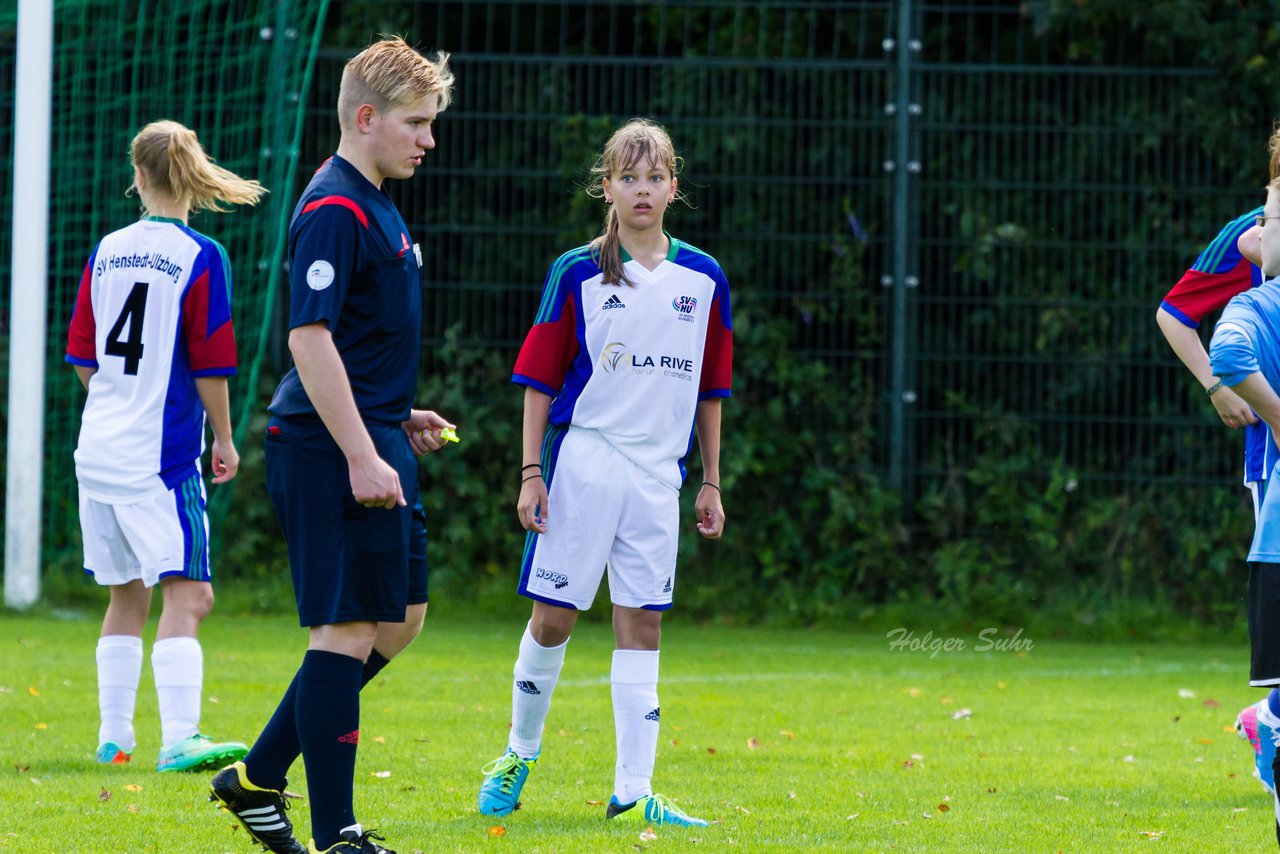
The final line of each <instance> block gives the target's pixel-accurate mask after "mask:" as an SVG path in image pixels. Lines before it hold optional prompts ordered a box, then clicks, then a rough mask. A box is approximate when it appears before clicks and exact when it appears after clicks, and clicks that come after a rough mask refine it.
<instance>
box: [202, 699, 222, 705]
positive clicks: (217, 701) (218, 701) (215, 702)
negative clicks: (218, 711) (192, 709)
mask: <svg viewBox="0 0 1280 854" xmlns="http://www.w3.org/2000/svg"><path fill="white" fill-rule="evenodd" d="M205 699H206V700H208V701H209V702H210V703H213V704H214V705H215V706H216V705H217V704H218V703H220V702H222V701H221V700H219V699H218V698H217V697H205Z"/></svg>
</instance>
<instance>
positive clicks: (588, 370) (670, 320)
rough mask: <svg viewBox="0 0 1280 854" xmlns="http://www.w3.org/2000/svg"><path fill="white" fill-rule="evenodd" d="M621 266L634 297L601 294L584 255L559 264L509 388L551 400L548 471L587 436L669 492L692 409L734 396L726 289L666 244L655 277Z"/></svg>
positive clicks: (702, 256) (682, 248) (703, 266)
mask: <svg viewBox="0 0 1280 854" xmlns="http://www.w3.org/2000/svg"><path fill="white" fill-rule="evenodd" d="M623 262H624V266H625V269H626V274H627V277H628V278H629V279H630V280H631V281H632V282H633V283H635V287H628V286H627V285H626V284H623V285H606V284H604V275H603V273H602V272H601V270H600V267H599V266H598V265H597V264H596V262H595V261H594V260H592V257H591V250H590V248H589V247H587V246H583V247H580V248H578V249H574V250H572V251H570V252H566V253H565V254H564V255H562V256H561V257H560V258H559V259H557V261H556V262H555V264H553V265H552V267H551V270H550V272H549V273H548V274H547V279H546V284H545V285H544V286H543V292H542V302H541V304H540V306H539V308H538V316H537V318H536V320H535V321H534V324H533V327H532V328H531V329H530V330H529V334H528V336H527V337H526V338H525V341H524V345H523V346H522V347H521V349H520V355H519V357H518V358H517V360H516V366H515V371H514V373H513V375H512V381H513V382H516V383H520V384H523V385H526V386H529V387H532V388H535V389H538V390H539V391H542V392H544V393H546V394H548V395H551V396H552V397H553V398H554V401H553V402H552V405H551V412H550V418H549V422H550V426H549V429H548V436H547V444H546V445H545V446H544V447H545V450H546V452H548V453H549V454H550V458H551V459H552V460H553V459H554V458H555V456H556V454H557V452H558V449H559V441H560V440H561V439H562V438H563V436H564V433H565V431H566V430H567V428H568V427H569V426H573V427H578V428H582V429H586V430H594V431H596V432H597V433H599V435H600V436H602V437H603V438H604V439H605V440H606V441H608V442H609V443H610V444H611V445H613V447H615V448H616V449H617V450H618V451H619V452H621V453H622V454H623V455H625V456H626V457H627V458H628V459H630V460H631V461H632V462H634V463H635V464H636V465H637V466H639V467H640V468H641V469H643V470H645V471H647V472H649V473H650V474H651V475H653V476H654V477H655V478H657V479H658V480H659V481H661V482H662V483H665V484H667V485H668V486H670V487H671V488H672V489H676V490H678V489H679V488H680V484H681V483H682V482H683V481H684V465H683V459H684V457H686V456H687V455H688V453H689V450H690V448H691V447H692V443H693V436H694V424H695V417H696V414H697V406H698V401H699V400H706V399H709V398H716V397H727V396H729V394H730V389H731V386H732V380H733V369H732V362H733V323H732V320H731V312H730V304H729V283H728V281H727V280H726V279H725V276H724V273H723V271H721V269H720V265H719V264H718V263H716V260H715V259H714V258H712V257H711V256H710V255H708V254H706V253H705V252H702V251H701V250H698V249H695V248H694V247H692V246H690V245H689V244H687V243H683V242H681V241H679V240H677V239H675V238H671V248H670V251H669V252H668V253H667V257H666V259H665V260H664V261H663V262H662V263H661V264H659V265H658V266H657V267H656V268H655V269H653V270H648V269H646V268H645V267H644V266H643V265H642V264H640V263H639V262H637V261H635V260H633V259H631V258H629V257H628V256H627V255H626V254H625V253H624V254H623Z"/></svg>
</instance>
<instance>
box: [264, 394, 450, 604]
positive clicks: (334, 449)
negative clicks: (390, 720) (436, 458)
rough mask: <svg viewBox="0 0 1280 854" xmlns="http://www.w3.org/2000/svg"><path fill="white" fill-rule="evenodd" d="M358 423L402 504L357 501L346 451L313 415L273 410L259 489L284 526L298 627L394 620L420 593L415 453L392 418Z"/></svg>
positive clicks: (423, 597) (421, 524)
mask: <svg viewBox="0 0 1280 854" xmlns="http://www.w3.org/2000/svg"><path fill="white" fill-rule="evenodd" d="M365 426H366V427H367V428H368V430H369V436H370V437H371V438H372V439H373V444H374V448H375V449H376V450H377V452H378V455H379V456H380V457H382V459H383V460H385V461H386V462H387V463H388V464H389V465H390V466H392V468H394V469H395V470H396V472H397V473H398V474H399V475H400V487H401V489H402V490H404V496H405V501H407V502H408V506H407V507H393V508H391V509H390V510H387V509H385V508H382V507H362V506H361V505H360V504H359V503H358V502H357V501H356V500H355V497H354V496H353V495H352V494H351V481H350V479H349V477H348V473H347V460H346V457H344V456H343V454H342V450H341V449H340V448H339V447H338V444H337V443H336V442H335V441H334V440H333V437H332V436H331V435H329V431H328V429H327V428H326V427H325V426H324V423H323V422H321V421H320V419H318V418H306V419H304V418H279V417H272V418H271V420H270V422H269V423H268V426H267V435H266V440H265V441H266V465H267V492H268V493H269V494H270V495H271V503H272V504H273V505H274V506H275V510H276V518H277V519H278V520H279V521H280V526H281V528H283V529H284V537H285V542H286V543H287V545H288V549H289V569H290V572H291V574H292V575H293V591H294V596H295V597H296V599H297V602H298V621H299V623H301V624H302V625H303V626H324V625H331V624H334V623H347V622H353V621H373V622H388V623H399V622H403V621H404V618H405V607H406V606H407V605H409V604H419V603H421V602H425V601H427V581H426V574H427V559H426V519H425V516H424V515H423V514H422V505H421V501H420V499H419V493H418V461H417V459H416V458H415V457H414V455H413V450H412V448H410V446H409V438H408V437H407V436H406V435H405V433H404V430H402V429H401V428H400V427H399V426H398V425H394V426H392V425H381V424H375V423H366V425H365ZM411 576H414V577H411Z"/></svg>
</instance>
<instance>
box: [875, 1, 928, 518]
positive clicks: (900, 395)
mask: <svg viewBox="0 0 1280 854" xmlns="http://www.w3.org/2000/svg"><path fill="white" fill-rule="evenodd" d="M897 11H898V19H897V31H896V34H895V36H893V37H891V38H886V39H885V43H884V47H885V50H886V52H891V53H893V54H894V59H895V67H896V70H897V73H896V74H895V75H894V87H893V100H892V101H891V102H890V104H889V105H888V106H887V108H886V109H887V111H888V112H889V113H891V115H892V116H893V119H894V121H893V145H892V147H891V150H892V152H893V159H892V160H887V161H886V162H885V164H884V168H885V170H886V171H888V172H890V173H891V174H892V176H893V233H892V246H893V272H892V274H891V276H890V279H889V281H887V282H885V284H888V285H890V286H891V287H892V288H893V295H892V296H893V298H892V300H891V309H890V315H891V320H890V324H891V326H890V339H891V343H890V351H889V401H888V402H889V485H890V487H891V488H892V489H893V490H894V491H895V492H897V493H898V495H899V496H901V498H902V505H903V507H904V508H906V512H907V513H909V512H910V507H911V504H912V495H911V493H912V492H913V491H914V490H913V488H912V484H913V481H912V477H911V475H912V460H913V458H914V451H915V448H914V443H913V440H912V435H911V433H912V431H911V428H910V426H909V425H910V420H909V418H908V414H907V413H908V408H909V407H911V406H912V405H914V404H915V402H916V392H915V390H914V389H912V388H911V387H910V386H911V383H910V376H911V372H910V358H911V355H910V349H909V348H908V346H907V344H908V342H907V335H908V331H909V324H908V303H907V294H908V290H909V289H913V288H915V287H916V285H917V284H918V279H917V277H916V275H915V274H914V273H912V272H911V268H912V264H913V258H914V249H915V239H914V238H915V235H914V234H913V233H912V230H911V220H912V214H913V210H912V189H913V185H912V180H913V178H915V176H917V175H918V174H919V173H920V163H919V161H918V160H916V159H914V158H913V156H912V150H913V147H914V146H913V139H912V137H913V129H912V119H915V118H917V117H918V116H919V115H920V112H921V110H920V105H919V104H915V103H912V101H911V88H912V62H913V61H914V59H915V56H916V54H918V53H919V52H920V47H921V45H920V41H919V40H918V39H917V38H915V37H914V36H913V35H912V32H911V31H912V14H913V11H914V10H913V9H912V2H911V0H899V2H898V3H897Z"/></svg>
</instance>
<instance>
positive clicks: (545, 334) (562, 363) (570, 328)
mask: <svg viewBox="0 0 1280 854" xmlns="http://www.w3.org/2000/svg"><path fill="white" fill-rule="evenodd" d="M577 316H578V312H577V311H576V310H575V308H574V301H573V294H572V293H570V294H568V295H567V296H566V297H565V299H564V305H563V306H561V308H560V317H559V318H558V319H556V320H553V321H551V322H549V323H535V324H534V325H533V328H531V329H530V330H529V334H528V335H526V336H525V339H524V344H523V345H522V346H521V347H520V355H519V356H517V357H516V367H515V373H517V374H520V375H521V376H526V377H529V378H530V379H534V380H537V381H538V382H540V383H542V384H543V385H545V386H547V387H548V388H554V389H559V388H562V387H563V386H564V378H565V374H567V373H568V372H569V366H570V365H572V364H573V360H574V359H575V358H577V356H578V335H577V329H576V318H577Z"/></svg>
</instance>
